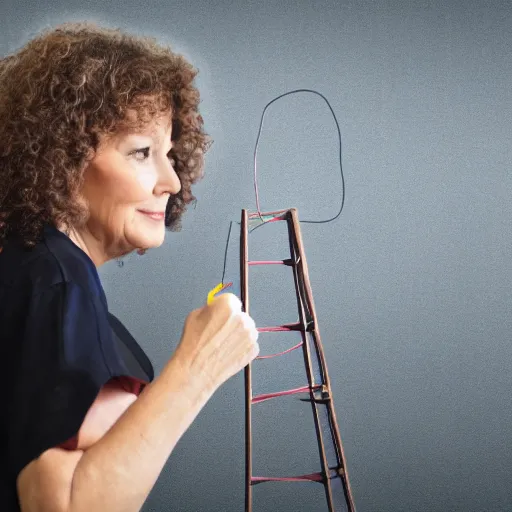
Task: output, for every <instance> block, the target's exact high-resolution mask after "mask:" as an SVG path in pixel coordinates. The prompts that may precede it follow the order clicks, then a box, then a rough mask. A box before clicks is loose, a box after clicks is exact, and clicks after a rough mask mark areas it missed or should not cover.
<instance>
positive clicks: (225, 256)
mask: <svg viewBox="0 0 512 512" xmlns="http://www.w3.org/2000/svg"><path fill="white" fill-rule="evenodd" d="M232 227H233V221H231V222H230V223H229V231H228V240H227V242H226V249H225V251H224V269H223V270H222V281H221V283H222V284H224V278H225V277H226V263H227V261H228V247H229V239H230V238H231V228H232Z"/></svg>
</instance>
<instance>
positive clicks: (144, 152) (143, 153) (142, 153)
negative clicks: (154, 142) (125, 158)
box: [132, 148, 149, 161]
mask: <svg viewBox="0 0 512 512" xmlns="http://www.w3.org/2000/svg"><path fill="white" fill-rule="evenodd" d="M132 154H133V155H135V157H136V159H137V160H140V161H142V160H146V159H147V158H148V157H149V148H142V149H137V150H135V151H134V152H133V153H132Z"/></svg>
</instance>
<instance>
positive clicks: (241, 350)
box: [175, 293, 259, 393]
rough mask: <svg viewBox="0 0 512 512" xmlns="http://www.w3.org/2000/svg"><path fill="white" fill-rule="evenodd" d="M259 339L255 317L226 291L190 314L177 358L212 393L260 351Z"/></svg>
mask: <svg viewBox="0 0 512 512" xmlns="http://www.w3.org/2000/svg"><path fill="white" fill-rule="evenodd" d="M257 340H258V331H257V330H256V326H255V324H254V320H253V319H252V318H251V317H250V316H249V315H248V314H247V313H243V312H242V304H241V302H240V300H239V299H238V297H237V296H236V295H233V294H231V293H226V294H223V295H220V296H219V297H217V298H216V299H215V300H214V301H213V302H212V303H211V304H210V305H206V306H204V307H202V308H200V309H196V310H194V311H192V313H190V315H189V316H188V317H187V319H186V321H185V326H184V329H183V335H182V338H181V341H180V343H179V345H178V348H177V349H176V353H175V358H177V359H178V360H179V361H180V364H181V365H182V367H183V368H184V369H185V370H186V371H189V372H190V373H191V376H192V377H193V378H194V379H196V378H198V379H200V380H201V381H203V382H204V386H205V387H206V390H207V391H209V392H211V393H213V392H215V390H216V389H217V388H218V387H219V386H221V385H222V384H223V383H224V382H225V381H226V380H228V379H229V378H230V377H232V376H233V375H235V374H236V373H237V372H239V371H240V370H241V369H242V368H244V367H245V366H246V365H247V364H248V363H250V362H251V361H252V360H253V359H254V358H255V357H256V356H257V355H258V354H259V345H258V341H257Z"/></svg>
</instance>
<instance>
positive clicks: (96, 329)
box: [0, 226, 154, 512]
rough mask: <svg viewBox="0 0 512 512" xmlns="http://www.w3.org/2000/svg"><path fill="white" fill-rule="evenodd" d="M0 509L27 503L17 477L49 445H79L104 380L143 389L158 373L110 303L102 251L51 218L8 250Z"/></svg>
mask: <svg viewBox="0 0 512 512" xmlns="http://www.w3.org/2000/svg"><path fill="white" fill-rule="evenodd" d="M0 365H1V372H2V404H1V407H0V510H2V512H4V511H5V512H11V511H18V510H19V504H18V500H17V494H16V478H17V476H18V474H19V472H20V471H21V470H22V469H23V468H24V467H25V466H26V465H27V464H28V463H29V462H30V461H31V460H33V459H35V458H37V457H38V456H39V455H40V454H41V453H43V452H44V451H45V450H47V449H49V448H51V447H55V446H67V447H70V448H72V447H73V443H74V441H75V440H76V435H77V433H78V431H79V429H80V426H81V424H82V422H83V420H84V418H85V415H86V413H87V411H88V409H89V408H90V406H91V405H92V403H93V402H94V400H95V398H96V396H97V394H98V392H99V391H100V389H101V387H102V386H103V385H104V384H106V383H107V382H108V381H109V380H111V379H118V380H119V381H120V382H121V383H122V384H123V386H124V387H125V389H127V390H129V391H131V392H133V393H135V394H138V393H140V391H141V390H142V388H143V387H144V386H145V385H146V384H147V383H149V382H151V381H152V380H153V378H154V372H153V367H152V365H151V362H150V360H149V359H148V357H147V356H146V355H145V353H144V351H143V350H142V349H141V347H140V346H139V345H138V344H137V342H136V341H135V340H134V339H133V337H132V336H131V335H130V333H129V332H128V331H127V330H126V328H125V327H124V326H123V325H122V324H121V322H120V321H119V320H118V319H117V318H115V317H114V316H113V315H112V314H111V313H109V311H108V305H107V300H106V297H105V293H104V291H103V288H102V286H101V283H100V280H99V276H98V272H97V270H96V267H95V265H94V263H93V262H92V260H91V259H90V258H89V257H88V256H87V255H86V254H85V252H83V251H82V250H81V249H80V248H79V247H78V246H77V245H75V244H74V243H73V242H72V241H71V240H70V239H69V238H68V237H67V236H66V235H65V234H64V233H62V232H60V231H58V230H57V229H56V228H54V227H53V226H46V227H45V231H44V238H43V240H42V241H41V242H40V243H38V244H37V245H36V246H35V247H34V248H33V249H30V250H28V249H24V248H23V247H22V246H21V244H20V243H18V242H17V241H16V240H15V239H13V240H10V241H9V242H8V243H6V244H5V245H4V248H3V251H2V252H1V253H0Z"/></svg>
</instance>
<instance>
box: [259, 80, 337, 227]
mask: <svg viewBox="0 0 512 512" xmlns="http://www.w3.org/2000/svg"><path fill="white" fill-rule="evenodd" d="M299 92H310V93H312V94H316V95H318V96H320V97H321V98H322V99H323V100H324V101H325V102H326V103H327V106H328V107H329V110H330V111H331V114H332V116H333V118H334V122H335V123H336V129H337V131H338V142H339V162H340V173H341V183H342V200H341V207H340V210H339V212H338V213H337V214H336V215H335V216H334V217H332V218H330V219H325V220H301V221H300V222H301V223H303V224H326V223H327V222H332V221H333V220H336V219H337V218H338V217H339V216H340V215H341V212H342V210H343V206H344V204H345V178H344V176H343V164H342V143H341V130H340V125H339V123H338V118H337V117H336V114H335V113H334V110H333V108H332V106H331V104H330V103H329V100H328V99H327V98H326V97H325V96H324V95H323V94H321V93H319V92H318V91H315V90H313V89H295V90H294V91H288V92H285V93H283V94H280V95H279V96H277V97H276V98H274V99H273V100H271V101H269V102H268V103H267V104H266V105H265V108H264V109H263V112H262V114H261V120H260V126H259V129H258V136H257V137H256V145H255V147H254V175H255V177H254V186H255V193H256V197H258V192H257V181H256V158H257V153H258V146H259V142H260V136H261V130H262V128H263V120H264V118H265V112H266V110H267V109H268V107H270V105H272V103H274V102H276V101H277V100H279V99H281V98H283V97H285V96H288V95H290V94H296V93H299ZM260 225H261V224H260ZM257 227H259V226H257ZM253 229H256V228H253Z"/></svg>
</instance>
